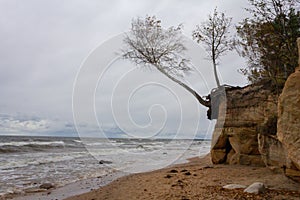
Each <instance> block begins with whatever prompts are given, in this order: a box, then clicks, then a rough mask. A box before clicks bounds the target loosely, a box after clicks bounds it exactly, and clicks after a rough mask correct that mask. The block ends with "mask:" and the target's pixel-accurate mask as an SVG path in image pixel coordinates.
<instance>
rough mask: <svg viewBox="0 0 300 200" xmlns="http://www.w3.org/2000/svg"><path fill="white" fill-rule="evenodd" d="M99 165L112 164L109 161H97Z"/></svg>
mask: <svg viewBox="0 0 300 200" xmlns="http://www.w3.org/2000/svg"><path fill="white" fill-rule="evenodd" d="M99 164H100V165H103V164H112V162H111V161H108V160H100V161H99Z"/></svg>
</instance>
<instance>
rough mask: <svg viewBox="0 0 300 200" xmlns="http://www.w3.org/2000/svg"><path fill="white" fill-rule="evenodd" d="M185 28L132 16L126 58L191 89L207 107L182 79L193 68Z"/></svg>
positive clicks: (208, 103)
mask: <svg viewBox="0 0 300 200" xmlns="http://www.w3.org/2000/svg"><path fill="white" fill-rule="evenodd" d="M181 31H182V27H181V26H180V25H179V26H177V27H169V28H168V29H163V28H162V26H161V21H160V20H158V19H156V17H155V16H152V17H149V16H148V17H146V18H145V19H141V18H137V19H133V20H132V23H131V31H130V33H129V34H127V35H126V36H125V38H124V44H125V45H126V47H125V49H123V53H122V54H123V58H125V59H129V60H131V61H132V62H133V63H135V64H137V65H142V66H146V67H148V68H150V69H153V68H155V69H157V70H158V71H159V72H161V73H162V74H164V75H165V76H166V77H168V78H169V79H171V80H172V81H174V82H176V83H177V84H179V85H180V86H182V87H183V88H185V89H186V90H187V91H189V92H190V93H191V94H192V95H193V96H194V97H195V98H196V99H197V100H198V101H199V103H201V104H202V105H204V106H207V107H209V106H210V102H209V101H206V100H204V99H203V98H202V97H201V96H200V95H199V94H198V93H197V92H196V91H195V90H194V89H192V88H191V87H190V86H188V85H186V84H185V83H183V82H182V81H180V79H179V78H180V77H182V76H183V74H184V73H185V72H188V71H190V70H191V67H189V66H190V65H189V60H187V59H185V58H184V52H185V51H186V48H185V46H184V43H183V38H182V33H181Z"/></svg>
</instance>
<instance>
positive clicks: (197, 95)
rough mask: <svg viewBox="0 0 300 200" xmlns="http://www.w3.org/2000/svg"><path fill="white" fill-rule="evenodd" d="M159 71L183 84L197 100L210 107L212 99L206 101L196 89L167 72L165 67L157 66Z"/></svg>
mask: <svg viewBox="0 0 300 200" xmlns="http://www.w3.org/2000/svg"><path fill="white" fill-rule="evenodd" d="M155 67H156V68H157V69H158V71H160V72H161V73H163V74H164V75H165V76H166V77H168V78H169V79H171V80H172V81H174V82H175V83H177V84H179V85H180V86H182V87H183V88H184V89H186V90H187V91H189V92H190V93H191V94H192V95H193V96H194V97H195V98H196V99H197V100H198V102H199V103H200V104H201V105H203V106H205V107H208V108H209V107H210V101H206V100H204V99H203V98H202V97H201V96H200V95H199V94H198V93H197V92H196V91H195V90H193V89H192V88H190V87H189V86H188V85H186V84H185V83H183V82H181V81H180V80H178V79H176V78H174V77H173V76H171V75H169V74H168V73H166V72H165V71H164V70H163V69H161V67H158V66H155Z"/></svg>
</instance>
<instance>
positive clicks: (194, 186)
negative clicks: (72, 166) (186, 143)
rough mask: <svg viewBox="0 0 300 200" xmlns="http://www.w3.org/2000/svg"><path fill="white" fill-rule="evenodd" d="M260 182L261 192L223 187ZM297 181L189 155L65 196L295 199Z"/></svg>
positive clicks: (299, 194) (97, 199)
mask: <svg viewBox="0 0 300 200" xmlns="http://www.w3.org/2000/svg"><path fill="white" fill-rule="evenodd" d="M254 182H262V183H264V184H265V186H266V188H267V189H266V191H265V192H264V193H263V194H259V195H256V194H248V193H244V192H243V189H233V190H229V189H223V186H224V185H227V184H242V185H245V186H249V185H251V184H252V183H254ZM299 198H300V184H299V183H295V182H294V181H292V180H290V179H289V178H287V177H285V176H284V175H282V174H275V173H273V172H272V171H270V170H269V169H267V168H265V167H251V166H238V165H237V166H229V165H212V164H211V162H210V157H209V156H206V157H203V158H193V159H191V160H190V162H189V163H186V164H180V165H175V166H172V167H169V168H165V169H161V170H157V171H153V172H147V173H140V174H133V175H129V176H125V177H122V178H119V179H117V180H115V181H113V182H112V183H110V184H108V185H106V186H104V187H101V188H99V189H97V190H93V191H91V192H88V193H85V194H81V195H77V196H73V197H70V198H67V200H87V199H90V200H91V199H94V200H104V199H107V200H109V199H111V200H117V199H120V200H121V199H170V200H173V199H181V200H183V199H299Z"/></svg>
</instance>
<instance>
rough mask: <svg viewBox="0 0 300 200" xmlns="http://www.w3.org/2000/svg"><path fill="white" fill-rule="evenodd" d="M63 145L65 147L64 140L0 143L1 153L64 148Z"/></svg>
mask: <svg viewBox="0 0 300 200" xmlns="http://www.w3.org/2000/svg"><path fill="white" fill-rule="evenodd" d="M63 147H65V143H64V141H51V142H42V141H29V142H5V143H0V153H13V152H29V151H34V150H42V149H49V148H63Z"/></svg>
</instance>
